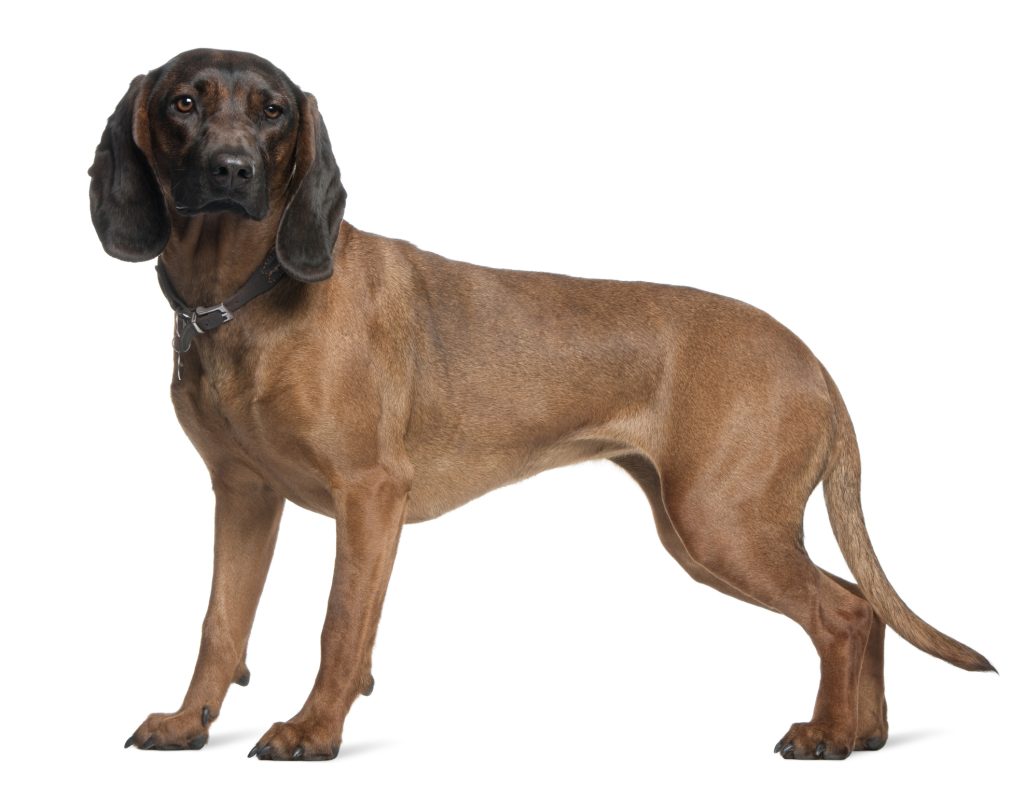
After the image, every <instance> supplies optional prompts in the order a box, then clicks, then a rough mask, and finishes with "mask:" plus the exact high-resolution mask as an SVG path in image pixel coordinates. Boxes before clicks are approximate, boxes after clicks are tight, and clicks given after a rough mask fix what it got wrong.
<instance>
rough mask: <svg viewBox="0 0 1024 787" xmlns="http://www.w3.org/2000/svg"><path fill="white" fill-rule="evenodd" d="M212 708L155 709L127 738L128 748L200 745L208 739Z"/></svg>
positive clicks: (183, 747) (199, 747)
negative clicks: (158, 711)
mask: <svg viewBox="0 0 1024 787" xmlns="http://www.w3.org/2000/svg"><path fill="white" fill-rule="evenodd" d="M212 720H213V718H212V716H211V713H210V709H209V708H208V707H206V706H203V707H202V708H201V709H199V710H181V711H178V712H177V713H153V714H151V715H150V716H149V718H147V719H146V720H145V721H144V722H142V724H141V725H140V726H139V728H138V729H137V730H135V732H133V733H132V734H131V736H130V737H129V738H128V740H126V741H125V742H124V747H125V748H126V749H127V748H129V747H131V746H136V747H138V748H140V749H158V750H161V751H171V750H175V749H201V748H203V746H205V745H206V742H207V741H208V740H209V738H210V735H209V727H210V722H211V721H212Z"/></svg>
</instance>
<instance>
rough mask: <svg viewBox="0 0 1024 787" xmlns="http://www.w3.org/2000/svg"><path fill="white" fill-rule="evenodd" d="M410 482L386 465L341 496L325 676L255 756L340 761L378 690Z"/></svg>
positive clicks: (323, 643) (323, 645)
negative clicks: (377, 658)
mask: <svg viewBox="0 0 1024 787" xmlns="http://www.w3.org/2000/svg"><path fill="white" fill-rule="evenodd" d="M407 495H408V484H406V483H404V482H403V481H401V480H399V479H397V478H396V477H395V476H394V475H393V474H391V473H389V472H387V471H386V470H384V469H382V468H374V469H372V470H367V471H365V472H362V473H359V474H358V475H357V476H355V477H353V478H349V479H347V480H346V481H345V482H344V486H339V487H337V488H336V489H335V491H334V504H335V509H336V516H337V547H336V554H335V563H334V580H333V583H332V585H331V595H330V599H329V600H328V603H327V620H326V622H325V623H324V630H323V634H322V636H321V638H320V671H319V673H317V676H316V681H315V682H314V684H313V690H312V691H311V692H310V694H309V698H308V699H307V700H306V704H305V705H304V706H303V707H302V710H300V711H299V712H298V713H297V714H295V716H294V717H292V718H291V719H290V720H289V721H287V722H278V723H276V724H274V725H273V726H272V727H271V728H270V729H269V730H268V731H267V732H266V733H265V734H264V735H263V737H262V738H260V740H259V742H258V743H257V744H256V745H255V746H254V747H253V748H252V751H251V752H250V753H249V756H253V755H256V756H258V757H259V758H260V759H261V760H327V759H332V758H334V757H336V756H337V754H338V748H339V746H340V745H341V732H342V726H343V724H344V721H345V716H346V715H347V713H348V710H349V708H350V707H351V705H352V703H353V702H354V701H355V699H356V697H357V696H358V695H359V694H360V692H362V693H368V691H369V689H370V688H371V686H372V680H373V679H372V678H371V676H370V651H371V649H372V648H373V640H374V637H375V636H376V633H377V622H378V621H379V620H380V611H381V606H382V605H383V603H384V592H385V590H386V589H387V584H388V579H389V578H390V576H391V566H392V565H393V563H394V560H395V552H396V550H397V549H398V536H399V533H400V532H401V529H402V522H403V520H404V516H405V505H406V497H407Z"/></svg>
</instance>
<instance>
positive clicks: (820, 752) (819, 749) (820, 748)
mask: <svg viewBox="0 0 1024 787" xmlns="http://www.w3.org/2000/svg"><path fill="white" fill-rule="evenodd" d="M814 756H815V757H817V758H818V759H821V758H822V757H824V756H825V744H824V743H819V744H818V745H817V746H816V747H815V749H814Z"/></svg>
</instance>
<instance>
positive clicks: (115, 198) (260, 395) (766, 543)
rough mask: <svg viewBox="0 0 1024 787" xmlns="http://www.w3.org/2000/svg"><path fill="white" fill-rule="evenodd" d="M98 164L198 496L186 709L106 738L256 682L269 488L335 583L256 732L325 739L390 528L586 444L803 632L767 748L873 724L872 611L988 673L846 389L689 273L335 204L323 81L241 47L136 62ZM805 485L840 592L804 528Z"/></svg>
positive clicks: (715, 574) (321, 752)
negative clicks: (206, 504) (353, 211)
mask: <svg viewBox="0 0 1024 787" xmlns="http://www.w3.org/2000/svg"><path fill="white" fill-rule="evenodd" d="M90 175H91V176H92V183H91V188H90V196H91V204H92V216H93V222H94V224H95V226H96V231H97V233H98V234H99V237H100V240H101V241H102V243H103V247H104V248H105V249H106V251H107V252H108V253H109V254H111V255H113V256H115V257H118V258H120V259H126V260H133V261H138V260H147V259H151V258H153V257H156V256H157V255H160V259H161V283H162V285H163V286H164V290H165V294H166V295H167V296H168V299H169V300H170V301H171V303H172V306H174V307H175V309H176V312H177V322H176V328H177V338H176V341H175V347H176V350H177V371H176V374H175V379H174V381H173V383H172V386H171V397H172V399H173V401H174V407H175V410H176V411H177V414H178V419H179V420H180V421H181V425H182V427H183V428H184V430H185V432H186V433H187V434H188V436H189V438H190V439H191V440H192V443H193V444H194V445H195V447H196V450H197V451H198V452H199V454H200V455H201V456H202V458H203V460H204V461H205V462H206V465H207V467H208V468H209V471H210V476H211V478H212V480H213V488H214V491H215V493H216V516H215V527H216V536H215V564H214V574H213V591H212V595H211V598H210V606H209V611H208V612H207V615H206V620H205V622H204V624H203V636H202V644H201V647H200V651H199V658H198V662H197V664H196V668H195V674H194V676H193V678H192V683H191V685H190V686H189V689H188V692H187V693H186V695H185V699H184V702H183V703H182V706H181V709H180V710H178V711H177V712H175V713H171V714H154V715H152V716H150V717H149V718H147V719H146V721H145V722H143V724H142V725H141V726H140V727H139V728H138V729H137V730H136V731H135V733H134V734H133V735H132V736H131V737H130V738H129V739H128V742H127V743H126V746H130V745H132V744H135V745H136V746H138V747H140V748H143V749H175V748H199V747H201V746H203V744H205V742H206V740H207V730H208V727H209V724H210V722H212V721H213V720H214V719H215V718H217V715H218V713H219V712H220V707H221V703H222V701H223V699H224V696H225V694H226V692H227V689H228V686H229V685H230V684H231V682H232V681H234V682H236V683H240V684H242V685H244V684H245V683H247V682H248V676H249V673H248V669H247V668H246V665H245V652H246V644H247V640H248V637H249V631H250V629H251V626H252V622H253V616H254V615H255V612H256V605H257V602H258V600H259V596H260V592H261V590H262V587H263V582H264V579H265V577H266V574H267V569H268V567H269V565H270V559H271V555H272V554H273V551H274V542H275V537H276V535H277V528H278V522H279V520H280V517H281V510H282V507H283V505H284V501H285V499H289V500H292V501H294V502H296V503H298V504H299V505H301V506H304V507H306V508H309V509H311V510H313V511H318V512H320V513H323V514H326V515H328V516H331V517H334V518H335V520H336V522H337V556H336V563H335V573H334V582H333V586H332V589H331V594H330V600H329V604H328V610H327V620H326V623H325V625H324V630H323V636H322V640H321V644H322V661H321V667H320V671H319V673H318V674H317V677H316V681H315V683H314V685H313V690H312V692H311V693H310V695H309V698H308V699H307V700H306V703H305V705H304V706H303V707H302V709H301V710H300V711H299V712H298V713H297V714H296V715H295V716H294V717H293V718H292V719H291V720H290V721H288V722H283V723H277V724H275V725H274V726H272V727H271V728H270V729H269V730H268V731H267V733H266V734H265V735H264V736H263V737H262V738H261V739H260V740H259V742H258V743H257V744H256V746H255V747H254V748H253V750H252V752H251V753H250V754H256V755H258V756H259V757H260V758H261V759H304V760H311V759H324V758H331V757H334V756H335V755H337V753H338V746H339V744H340V742H341V732H342V724H343V722H344V719H345V715H346V713H347V712H348V709H349V707H350V706H351V704H352V702H353V701H354V700H355V698H356V697H357V696H358V694H359V693H360V692H362V693H364V694H368V693H369V692H370V690H371V689H372V687H373V677H372V676H371V674H370V651H371V648H372V645H373V640H374V635H375V632H376V629H377V621H378V618H379V616H380V610H381V604H382V603H383V599H384V592H385V588H386V586H387V582H388V577H389V574H390V572H391V566H392V562H393V560H394V557H395V550H396V549H397V546H398V537H399V533H400V532H401V529H402V525H403V524H404V523H406V522H419V521H422V520H425V519H431V518H433V517H436V516H438V515H440V514H442V513H444V512H445V511H448V510H450V509H452V508H454V507H456V506H458V505H461V504H462V503H465V502H466V501H468V500H471V499H472V498H474V497H476V496H478V495H480V494H482V493H484V492H486V491H488V490H490V489H494V488H495V487H498V486H501V485H503V484H508V483H511V482H514V481H516V480H519V479H522V478H525V477H527V476H530V475H532V474H534V473H539V472H540V471H542V470H547V469H549V468H552V467H557V466H559V465H564V464H567V463H571V462H577V461H580V460H583V459H592V458H600V457H603V458H607V459H610V460H612V461H613V462H615V463H617V464H618V465H620V466H621V467H623V468H624V469H625V470H626V471H627V472H628V473H629V474H630V475H632V477H633V478H634V479H636V481H637V483H639V484H640V486H641V487H642V488H643V490H644V492H645V493H646V494H647V497H648V499H649V500H650V503H651V507H652V509H653V510H654V519H655V522H656V523H657V527H658V532H659V534H660V536H661V540H662V543H663V544H664V545H665V548H666V549H667V550H668V551H669V552H670V553H671V554H672V556H673V557H675V558H676V560H678V561H679V563H680V564H681V565H682V566H683V568H685V569H686V570H687V571H688V572H689V573H690V575H691V576H693V577H694V578H695V579H697V580H698V581H700V582H704V583H706V584H708V585H711V586H712V587H715V588H717V589H719V590H721V591H722V592H724V593H728V594H729V595H731V596H735V597H736V598H738V599H742V600H743V601H747V602H750V603H753V604H758V605H760V606H763V607H765V608H767V609H771V610H774V611H777V612H781V613H783V614H785V615H788V616H789V617H791V618H793V620H795V621H796V622H797V623H799V624H800V625H801V626H803V628H804V629H805V630H806V631H807V633H808V634H809V635H810V637H811V640H812V641H813V642H814V646H815V647H816V648H817V650H818V653H819V654H820V656H821V685H820V688H819V691H818V698H817V702H816V704H815V707H814V715H813V717H812V718H811V721H810V722H806V723H800V724H794V725H793V726H792V727H790V729H789V731H788V732H787V733H786V734H785V735H784V736H783V738H782V740H781V741H779V744H778V746H777V747H776V751H778V752H781V754H782V756H783V757H787V758H801V759H803V758H806V759H813V758H824V759H835V758H843V757H846V756H848V755H849V753H850V752H851V751H852V750H854V749H878V748H880V747H881V746H882V745H883V744H884V743H885V741H886V737H887V734H888V727H887V723H886V706H885V697H884V693H883V680H882V650H883V635H884V632H885V626H886V625H889V626H891V627H892V628H893V629H895V630H896V632H897V633H899V634H900V635H901V636H903V637H905V638H906V639H907V640H909V641H910V642H911V643H913V644H914V645H916V646H917V647H919V648H921V649H922V650H924V651H926V652H928V653H931V654H933V655H935V656H938V657H939V658H942V659H945V660H946V661H949V662H950V663H952V664H955V665H956V666H959V667H962V668H964V669H969V670H990V669H992V667H991V665H990V664H989V663H988V661H987V660H986V659H985V658H984V657H983V656H981V655H980V654H978V653H976V652H975V651H973V650H971V649H970V648H968V647H966V646H964V645H962V644H960V643H959V642H956V641H955V640H953V639H951V638H949V637H947V636H946V635H944V634H942V633H940V632H939V631H937V630H935V629H934V628H932V627H931V626H929V625H928V624H927V623H925V622H924V621H923V620H921V619H920V618H918V617H917V616H916V615H914V613H913V612H911V611H910V610H909V609H908V608H907V607H906V605H905V604H904V603H903V601H902V600H901V599H900V598H899V596H897V595H896V593H895V591H894V590H893V588H892V587H891V585H890V584H889V582H888V581H887V580H886V578H885V575H884V574H883V573H882V569H881V567H880V566H879V564H878V560H877V558H876V557H875V554H874V552H873V551H872V549H871V544H870V542H869V540H868V536H867V532H866V531H865V529H864V521H863V517H862V514H861V509H860V463H859V457H858V451H857V443H856V440H855V438H854V432H853V426H852V424H851V422H850V417H849V415H848V413H847V411H846V408H845V406H844V405H843V401H842V399H841V397H840V395H839V392H838V390H837V389H836V386H835V384H834V383H833V382H832V379H831V378H830V377H829V375H828V373H827V372H826V371H825V370H824V368H822V366H821V364H820V363H819V362H818V361H817V360H816V359H815V357H814V356H813V355H812V354H811V352H810V351H809V350H808V349H807V348H806V347H805V346H804V345H803V344H802V343H801V342H800V340H799V339H797V338H796V337H795V336H794V335H793V334H791V333H790V332H789V331H787V330H786V329H785V328H784V327H782V326H781V325H779V323H777V322H775V321H774V320H773V319H772V318H770V317H769V316H767V315H766V314H764V313H762V312H760V311H758V310H757V309H754V308H752V307H750V306H747V305H746V304H743V303H739V302H737V301H733V300H729V299H727V298H723V297H719V296H717V295H711V294H709V293H705V292H701V291H699V290H693V289H688V288H682V287H669V286H663V285H656V284H644V283H624V282H617V281H596V280H584V279H573V278H567V277H564V276H556V275H549V274H542V273H524V272H518V271H503V270H493V269H488V268H481V267H476V266H473V265H468V264H464V263H456V262H450V261H449V260H446V259H444V258H442V257H438V256H436V255H434V254H429V253H427V252H423V251H420V250H419V249H417V248H416V247H414V246H411V245H409V244H408V243H404V242H401V241H395V240H389V239H387V238H381V237H378V236H376V235H370V234H367V233H364V232H360V231H359V230H357V229H355V228H354V227H352V226H351V225H349V224H348V223H345V222H342V212H343V210H344V205H345V191H344V189H343V188H342V186H341V181H340V179H339V176H338V167H337V165H336V164H335V161H334V156H333V154H332V152H331V146H330V142H329V141H328V137H327V131H326V129H325V128H324V124H323V121H322V120H321V118H320V115H319V113H318V111H317V106H316V101H315V100H314V98H313V97H312V96H311V95H309V94H306V93H303V92H301V91H300V90H299V89H298V88H297V87H296V86H295V85H294V84H293V83H292V82H291V81H290V80H289V79H288V78H287V77H286V76H285V75H284V74H283V73H282V72H281V71H279V70H278V69H277V68H275V67H274V66H272V65H271V64H270V63H268V62H267V61H265V60H263V59H261V58H258V57H255V56H253V55H249V54H244V53H239V52H219V51H211V50H195V51H191V52H186V53H184V54H182V55H179V56H178V57H176V58H174V59H173V60H171V61H170V62H169V63H167V64H166V65H164V66H162V67H161V68H158V69H156V70H155V71H151V72H150V73H149V74H147V75H145V76H139V77H137V78H136V79H135V80H134V81H133V82H132V84H131V87H130V88H129V90H128V93H127V94H126V95H125V96H124V98H123V99H122V100H121V102H120V104H118V106H117V109H116V110H115V111H114V114H113V115H112V116H111V117H110V120H109V122H108V125H107V128H106V131H105V132H104V134H103V137H102V139H101V141H100V144H99V147H98V148H97V150H96V159H95V162H94V163H93V166H92V168H91V169H90ZM335 268H336V269H337V272H336V273H335V274H334V275H333V276H332V275H331V274H332V271H333V270H334V269H335ZM254 271H256V273H255V274H254V273H253V272H254ZM285 274H286V275H285ZM198 304H218V305H217V306H215V307H208V308H205V309H204V308H198V307H197V305H198ZM228 322H230V324H225V323H228ZM201 334H205V335H201ZM819 482H824V488H825V500H826V503H827V506H828V511H829V517H830V519H831V521H832V526H833V529H834V531H835V535H836V539H837V540H838V542H839V546H840V548H841V549H842V552H843V555H844V556H845V558H846V561H847V563H848V564H849V566H850V569H851V570H852V572H853V575H854V576H855V577H856V578H857V582H858V584H856V585H855V584H852V583H850V582H847V581H845V580H842V579H839V578H837V577H834V576H831V575H829V574H826V573H825V572H823V571H822V570H821V569H819V568H817V567H816V566H815V565H814V564H813V563H812V562H811V561H810V559H809V558H808V556H807V554H806V552H805V551H804V548H803V536H802V526H803V525H802V520H803V511H804V505H805V503H806V501H807V499H808V497H809V495H810V493H811V491H812V490H813V489H814V488H815V486H817V484H818V483H819Z"/></svg>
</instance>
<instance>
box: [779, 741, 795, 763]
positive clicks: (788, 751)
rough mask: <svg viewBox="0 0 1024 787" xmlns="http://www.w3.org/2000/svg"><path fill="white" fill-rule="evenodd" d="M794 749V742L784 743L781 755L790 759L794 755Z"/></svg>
mask: <svg viewBox="0 0 1024 787" xmlns="http://www.w3.org/2000/svg"><path fill="white" fill-rule="evenodd" d="M795 749H796V745H795V744H792V743H789V744H786V746H785V748H783V750H782V756H783V757H785V758H786V759H787V760H792V759H793V758H794V756H795V755H794V754H793V751H794V750H795Z"/></svg>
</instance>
